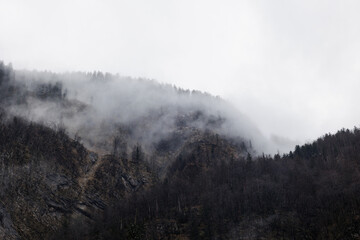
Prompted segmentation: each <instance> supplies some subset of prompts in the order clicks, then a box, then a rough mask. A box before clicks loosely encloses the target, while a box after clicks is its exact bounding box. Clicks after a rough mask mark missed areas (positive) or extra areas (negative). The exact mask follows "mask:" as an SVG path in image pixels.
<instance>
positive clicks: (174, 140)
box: [0, 63, 360, 240]
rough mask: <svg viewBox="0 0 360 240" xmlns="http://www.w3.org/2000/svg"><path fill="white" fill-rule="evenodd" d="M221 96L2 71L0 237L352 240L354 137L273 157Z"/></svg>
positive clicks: (349, 133)
mask: <svg viewBox="0 0 360 240" xmlns="http://www.w3.org/2000/svg"><path fill="white" fill-rule="evenodd" d="M265 148H266V142H265V140H264V139H263V138H262V136H261V134H260V133H259V132H258V130H257V129H256V127H255V126H254V125H253V124H252V123H251V122H250V121H249V120H248V119H247V118H246V117H245V116H243V115H242V114H240V113H238V112H237V111H236V110H235V109H233V108H232V107H231V106H230V105H229V104H228V103H226V102H225V101H223V100H221V99H220V98H216V97H212V96H210V95H208V94H205V93H200V92H196V91H192V92H191V91H187V90H182V89H178V88H175V87H173V86H170V85H163V84H159V83H156V82H155V81H151V80H144V79H131V78H127V77H122V76H118V75H111V74H103V73H100V72H95V73H65V74H54V73H49V72H35V71H33V72H29V71H19V70H13V69H12V67H11V66H10V65H4V64H3V63H1V64H0V239H6V240H7V239H53V240H56V239H359V238H360V227H359V226H360V222H359V221H360V220H359V219H360V202H359V199H360V196H359V193H360V187H359V186H360V184H359V183H360V172H359V169H360V159H359V156H360V155H359V151H360V130H359V129H358V128H354V129H353V130H345V129H343V130H340V131H339V132H338V133H336V134H334V135H330V134H327V135H325V136H323V137H321V138H319V139H318V140H316V141H314V142H313V143H308V144H305V145H303V146H296V148H295V149H294V151H291V152H289V153H288V154H284V155H282V156H280V155H279V154H275V155H274V156H270V155H265V154H261V152H263V151H264V149H265Z"/></svg>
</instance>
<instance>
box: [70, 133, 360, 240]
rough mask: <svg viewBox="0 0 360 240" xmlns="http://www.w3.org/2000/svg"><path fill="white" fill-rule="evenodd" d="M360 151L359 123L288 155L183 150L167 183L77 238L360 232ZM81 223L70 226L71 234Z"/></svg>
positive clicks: (350, 235)
mask: <svg viewBox="0 0 360 240" xmlns="http://www.w3.org/2000/svg"><path fill="white" fill-rule="evenodd" d="M208 147H210V146H208ZM359 150H360V130H359V129H358V128H355V129H354V130H352V131H350V130H341V131H339V132H338V133H336V134H334V135H331V134H327V135H325V136H324V137H322V138H319V139H318V140H317V141H315V142H313V143H311V144H305V145H304V146H301V147H300V146H297V147H296V149H295V151H294V152H290V153H289V154H285V155H284V156H279V155H275V156H274V157H271V156H262V157H256V158H251V156H250V155H249V156H248V157H247V158H239V159H228V158H227V157H229V156H226V157H225V158H224V159H221V160H219V158H218V157H215V158H213V159H211V162H210V163H208V164H204V163H203V162H202V159H203V158H204V157H205V155H204V154H205V153H204V152H203V153H201V150H197V149H196V150H195V152H192V153H191V154H190V155H188V156H186V157H179V158H178V159H177V160H176V161H175V162H174V164H173V166H172V167H171V168H170V170H169V173H168V176H167V178H165V179H164V180H163V181H162V182H159V183H158V184H156V185H155V186H153V187H152V188H151V189H149V190H147V191H144V192H138V193H136V194H134V195H133V196H131V197H130V198H129V199H124V200H122V201H119V202H118V203H117V204H116V205H115V206H111V207H109V208H108V209H107V210H106V211H105V214H104V215H102V216H101V217H99V218H98V219H97V221H96V222H93V223H92V225H90V226H89V228H86V229H85V230H84V232H82V233H81V234H80V235H77V238H79V236H81V237H80V239H101V238H105V239H167V238H169V239H176V238H177V237H179V239H182V238H189V239H358V238H359V237H360V235H359V233H360V195H359V194H360V174H359V169H360V161H359V160H360V155H359ZM198 151H200V153H199V152H198ZM75 229H77V226H76V225H75V226H72V227H69V228H66V229H64V230H63V231H64V232H65V234H66V233H67V234H69V235H67V236H69V237H71V233H72V232H73V231H75ZM74 239H75V238H74Z"/></svg>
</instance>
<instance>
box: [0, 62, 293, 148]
mask: <svg viewBox="0 0 360 240" xmlns="http://www.w3.org/2000/svg"><path fill="white" fill-rule="evenodd" d="M2 66H4V64H3V63H2ZM7 69H8V71H9V73H8V74H9V82H8V84H9V86H13V87H14V88H16V89H17V90H16V91H17V92H19V94H17V96H16V97H13V98H9V99H7V100H6V101H7V104H6V107H5V110H6V111H7V112H8V113H9V114H10V115H12V116H21V117H24V118H26V119H28V120H29V121H34V122H37V123H42V124H45V125H46V126H50V127H52V128H55V129H56V128H59V127H65V129H66V131H67V132H68V134H69V135H70V136H71V137H73V138H74V137H75V136H76V137H79V138H81V139H82V141H83V142H84V144H85V145H86V146H88V147H98V146H100V145H101V144H102V142H106V141H109V140H110V139H111V138H114V137H116V134H117V133H118V132H119V131H122V129H123V130H124V129H126V128H128V127H129V126H136V127H133V128H132V129H133V130H132V132H131V135H132V136H131V138H130V139H127V140H130V141H131V142H130V143H131V144H136V143H141V144H142V145H144V147H145V148H146V150H148V151H151V150H153V149H152V147H153V146H152V145H153V144H154V143H157V142H158V141H160V140H161V139H163V138H167V137H169V135H170V134H171V133H172V132H173V131H174V129H176V128H177V127H179V126H180V125H181V124H185V125H186V126H188V127H193V128H197V129H201V130H206V129H210V130H211V131H214V132H216V133H218V134H220V135H224V136H228V137H230V138H242V139H246V140H247V142H251V144H252V146H253V147H254V150H255V151H254V153H255V152H256V154H262V153H272V154H274V153H276V152H277V151H279V150H280V151H282V152H284V151H285V150H286V151H287V150H288V149H286V148H285V149H283V146H281V145H280V146H279V145H275V143H274V142H271V141H270V140H267V139H265V138H264V137H263V136H262V134H261V133H260V131H259V130H258V129H257V127H256V126H255V125H254V124H253V123H252V122H251V121H250V120H249V119H248V118H247V117H246V115H244V114H242V113H241V112H240V111H239V110H238V109H236V108H235V107H233V106H232V105H231V104H230V103H228V102H226V101H224V100H222V99H221V98H220V97H214V96H211V95H210V94H207V93H203V92H201V91H196V90H192V91H190V90H185V89H181V88H177V87H176V86H172V85H169V84H160V83H158V82H156V81H155V80H149V79H141V78H131V77H124V76H120V75H118V74H117V75H113V74H110V73H101V72H92V73H82V72H72V73H62V74H56V73H51V72H38V71H26V70H21V71H20V70H12V67H8V68H7ZM94 139H96V140H94ZM94 141H96V142H94ZM106 150H109V149H106Z"/></svg>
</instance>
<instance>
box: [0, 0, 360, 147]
mask: <svg viewBox="0 0 360 240" xmlns="http://www.w3.org/2000/svg"><path fill="white" fill-rule="evenodd" d="M359 12H360V1H356V0H354V1H351V0H338V1H334V0H321V1H316V0H298V1H292V0H272V1H269V0H263V1H260V0H251V1H250V0H249V1H238V0H219V1H210V0H191V1H190V0H179V1H175V0H153V1H150V0H129V1H119V0H101V1H100V0H98V1H95V0H62V1H50V0H0V59H2V60H3V61H5V62H6V63H8V62H12V63H13V66H14V68H17V69H19V68H26V69H38V70H51V71H56V72H61V71H72V70H81V71H93V70H101V71H107V72H111V73H120V74H121V75H130V76H134V77H147V78H152V79H156V80H158V81H160V82H167V83H173V84H176V85H178V86H180V87H183V88H190V89H199V90H202V91H207V92H209V93H211V94H214V95H220V96H221V97H223V98H225V99H228V100H229V101H231V102H232V103H233V104H234V105H235V106H236V107H237V108H238V109H239V110H240V111H241V112H243V113H244V114H246V115H247V116H248V117H249V118H251V119H252V120H253V122H254V123H255V124H257V126H258V127H259V129H260V130H261V131H262V132H263V134H264V135H265V136H267V137H271V136H272V135H275V136H280V137H283V138H287V139H290V140H294V141H299V142H305V141H308V140H313V139H315V138H317V137H318V136H321V135H323V134H325V133H326V132H335V131H336V130H338V129H340V128H342V127H346V128H352V127H353V126H359V122H360V121H359V119H360V108H359V107H358V104H359V102H360V94H359V90H360V14H359Z"/></svg>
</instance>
